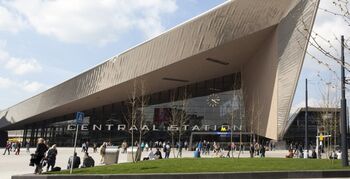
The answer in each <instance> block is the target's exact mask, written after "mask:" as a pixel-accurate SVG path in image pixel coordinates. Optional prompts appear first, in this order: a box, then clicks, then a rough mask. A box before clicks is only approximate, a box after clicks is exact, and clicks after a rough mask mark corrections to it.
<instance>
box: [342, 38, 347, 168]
mask: <svg viewBox="0 0 350 179" xmlns="http://www.w3.org/2000/svg"><path fill="white" fill-rule="evenodd" d="M341 63H342V64H341V112H340V122H341V123H340V134H341V145H342V155H341V158H342V165H343V167H346V166H349V160H348V145H347V122H346V98H345V83H346V80H345V68H344V66H345V57H344V36H341Z"/></svg>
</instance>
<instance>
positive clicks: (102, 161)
mask: <svg viewBox="0 0 350 179" xmlns="http://www.w3.org/2000/svg"><path fill="white" fill-rule="evenodd" d="M106 148H107V143H106V142H104V143H103V144H102V145H101V147H100V155H101V160H100V163H101V164H103V163H104V162H105V155H106Z"/></svg>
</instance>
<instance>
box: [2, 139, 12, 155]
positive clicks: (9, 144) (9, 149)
mask: <svg viewBox="0 0 350 179" xmlns="http://www.w3.org/2000/svg"><path fill="white" fill-rule="evenodd" d="M6 151H7V154H8V155H10V153H11V142H7V143H6V147H5V151H4V153H3V154H2V155H5V154H6Z"/></svg>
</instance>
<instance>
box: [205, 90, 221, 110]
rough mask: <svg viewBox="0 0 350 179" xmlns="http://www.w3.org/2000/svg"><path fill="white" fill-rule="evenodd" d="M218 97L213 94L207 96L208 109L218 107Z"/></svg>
mask: <svg viewBox="0 0 350 179" xmlns="http://www.w3.org/2000/svg"><path fill="white" fill-rule="evenodd" d="M220 100H221V99H220V96H219V95H217V94H215V93H213V94H211V95H209V96H208V99H207V103H208V106H210V107H216V106H218V105H219V103H220Z"/></svg>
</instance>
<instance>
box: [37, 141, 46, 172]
mask: <svg viewBox="0 0 350 179" xmlns="http://www.w3.org/2000/svg"><path fill="white" fill-rule="evenodd" d="M46 151H47V146H46V144H45V140H44V139H43V138H39V139H38V144H37V147H36V150H35V154H34V155H35V159H34V164H35V165H36V167H35V171H34V173H35V174H41V172H42V163H41V162H42V160H43V159H44V158H45V153H46Z"/></svg>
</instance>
